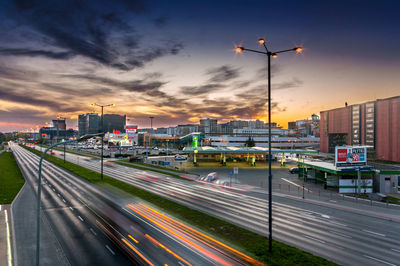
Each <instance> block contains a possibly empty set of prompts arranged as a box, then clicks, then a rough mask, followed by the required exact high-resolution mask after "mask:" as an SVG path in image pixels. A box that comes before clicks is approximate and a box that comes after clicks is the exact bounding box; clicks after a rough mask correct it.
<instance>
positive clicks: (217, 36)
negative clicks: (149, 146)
mask: <svg viewBox="0 0 400 266" xmlns="http://www.w3.org/2000/svg"><path fill="white" fill-rule="evenodd" d="M399 8H400V3H399V2H398V1H367V2H366V1H356V0H353V1H302V2H299V1H255V0H254V1H201V2H200V1H168V2H166V1H122V0H121V1H113V2H112V3H111V2H109V1H105V0H99V1H96V2H92V1H79V3H78V2H75V1H63V2H57V3H56V2H53V1H22V2H19V1H15V2H14V1H5V2H2V3H0V30H1V32H2V38H1V40H0V132H9V131H14V130H24V129H29V128H34V129H35V128H36V126H37V125H41V126H43V125H44V123H45V122H50V121H51V120H52V119H55V118H56V116H57V115H62V116H63V117H66V118H67V124H68V125H69V126H70V125H73V126H72V127H73V128H77V118H78V115H79V114H82V113H87V112H93V111H94V112H99V110H98V109H93V107H90V106H89V104H90V103H92V102H98V103H101V104H108V103H115V104H116V107H110V108H106V109H105V112H106V113H110V114H126V115H127V119H129V120H127V124H137V125H139V126H140V127H150V119H149V117H150V116H152V117H155V118H154V120H153V127H167V126H174V125H178V124H188V123H198V121H199V119H200V118H203V117H212V118H216V119H218V120H219V122H227V121H229V120H251V119H261V120H264V121H266V110H267V106H266V102H267V99H266V89H267V80H266V62H265V58H264V57H262V56H257V55H255V54H250V53H244V54H239V55H235V53H234V51H233V48H234V46H235V45H239V44H240V45H243V46H244V47H248V48H252V49H257V48H259V47H258V44H257V40H258V38H260V37H263V38H265V39H266V40H267V42H268V45H269V46H270V47H271V48H272V49H286V48H292V47H294V46H296V45H303V46H304V47H305V50H304V53H303V54H301V55H296V54H282V56H280V57H279V58H277V59H274V61H273V65H272V74H273V78H272V89H273V91H272V101H273V119H272V120H273V122H277V123H278V124H280V125H281V126H283V127H284V128H287V123H288V122H289V121H295V120H299V119H305V118H307V117H310V116H311V115H312V114H313V113H315V114H319V112H320V111H323V110H328V109H332V108H337V107H342V106H344V104H345V102H347V103H348V104H349V105H351V104H355V103H360V102H365V101H370V100H375V99H379V98H387V97H391V96H397V95H399V88H398V84H400V76H399V75H398V73H399V71H400V53H398V47H399V46H400V35H399V34H398V25H400V18H399V16H398V14H397V12H398V10H399Z"/></svg>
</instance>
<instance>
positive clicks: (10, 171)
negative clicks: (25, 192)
mask: <svg viewBox="0 0 400 266" xmlns="http://www.w3.org/2000/svg"><path fill="white" fill-rule="evenodd" d="M24 183H25V179H24V177H23V176H22V174H21V171H20V170H19V167H18V164H17V162H16V161H15V159H14V155H13V153H12V152H3V153H2V154H0V204H10V203H11V202H12V201H13V200H14V198H15V196H16V195H17V194H18V191H19V190H20V189H21V187H22V186H23V185H24Z"/></svg>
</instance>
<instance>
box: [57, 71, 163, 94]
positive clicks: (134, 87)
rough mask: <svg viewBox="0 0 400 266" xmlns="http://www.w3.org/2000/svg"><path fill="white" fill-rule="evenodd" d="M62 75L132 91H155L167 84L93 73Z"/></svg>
mask: <svg viewBox="0 0 400 266" xmlns="http://www.w3.org/2000/svg"><path fill="white" fill-rule="evenodd" d="M62 77H68V78H76V79H84V80H89V81H92V82H95V83H99V84H103V85H109V86H113V87H115V88H120V89H124V90H126V91H130V92H149V91H155V90H158V89H160V88H161V87H162V86H163V85H164V84H166V82H161V81H146V80H132V81H119V80H116V79H111V78H103V77H98V76H91V75H64V76H62Z"/></svg>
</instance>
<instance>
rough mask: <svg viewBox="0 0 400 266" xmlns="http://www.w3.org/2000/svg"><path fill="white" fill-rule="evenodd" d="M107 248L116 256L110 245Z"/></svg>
mask: <svg viewBox="0 0 400 266" xmlns="http://www.w3.org/2000/svg"><path fill="white" fill-rule="evenodd" d="M106 248H107V249H108V251H110V252H111V254H113V255H115V252H114V251H113V250H112V249H111V248H110V247H109V246H108V245H106Z"/></svg>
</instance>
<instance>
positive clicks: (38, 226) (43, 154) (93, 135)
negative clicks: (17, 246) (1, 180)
mask: <svg viewBox="0 0 400 266" xmlns="http://www.w3.org/2000/svg"><path fill="white" fill-rule="evenodd" d="M99 135H102V136H103V135H104V133H97V134H88V135H85V136H82V137H80V138H79V139H71V140H67V141H63V142H57V143H54V144H52V145H51V146H50V147H48V148H46V150H45V151H44V152H43V153H42V156H40V161H39V178H38V197H37V215H36V219H37V220H36V265H37V266H39V262H40V204H41V197H42V162H43V159H44V157H45V155H46V153H47V152H48V151H49V150H50V149H52V148H53V147H55V146H58V145H61V144H64V145H65V144H66V143H70V142H74V141H77V142H79V141H82V140H85V139H89V138H92V137H95V136H99Z"/></svg>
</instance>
